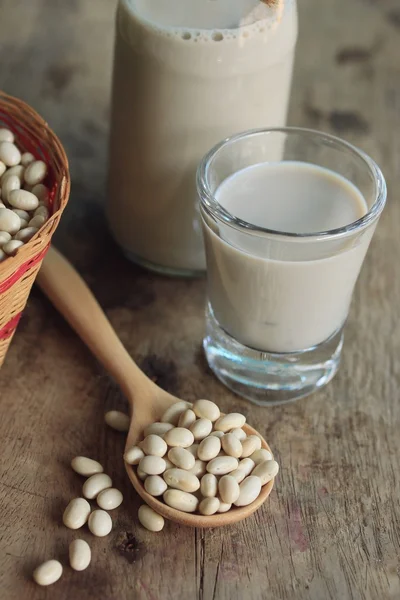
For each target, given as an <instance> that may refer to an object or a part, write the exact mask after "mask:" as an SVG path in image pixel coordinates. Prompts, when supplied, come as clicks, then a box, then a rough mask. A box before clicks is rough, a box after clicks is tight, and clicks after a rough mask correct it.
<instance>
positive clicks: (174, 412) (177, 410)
mask: <svg viewBox="0 0 400 600" xmlns="http://www.w3.org/2000/svg"><path fill="white" fill-rule="evenodd" d="M188 408H192V404H191V403H190V402H185V401H184V400H181V401H180V402H175V404H172V405H171V406H170V407H169V408H167V410H166V411H165V413H164V414H163V416H162V417H161V422H162V423H172V425H178V421H179V417H180V416H181V414H182V413H183V412H185V410H187V409H188Z"/></svg>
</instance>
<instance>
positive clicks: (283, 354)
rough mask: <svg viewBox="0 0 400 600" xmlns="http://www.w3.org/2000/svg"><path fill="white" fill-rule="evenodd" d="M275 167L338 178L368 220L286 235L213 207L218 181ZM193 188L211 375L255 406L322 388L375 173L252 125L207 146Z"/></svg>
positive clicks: (355, 153)
mask: <svg viewBox="0 0 400 600" xmlns="http://www.w3.org/2000/svg"><path fill="white" fill-rule="evenodd" d="M280 161H297V162H302V163H309V164H313V165H317V166H319V167H323V168H325V169H329V170H330V171H332V172H333V173H336V174H338V175H340V176H341V177H342V178H343V177H344V178H345V179H346V180H348V182H350V185H351V184H352V185H353V186H355V187H356V188H357V189H358V190H359V192H360V193H361V194H362V196H363V198H364V200H365V203H366V205H367V212H366V214H364V215H363V216H362V217H361V218H359V219H358V220H356V221H354V222H352V223H348V224H346V225H345V226H342V227H339V228H336V229H332V230H329V231H321V232H316V233H308V232H304V233H303V232H301V233H289V232H284V231H275V230H272V229H267V228H265V227H262V226H260V225H259V224H257V223H249V222H246V221H244V220H243V219H240V218H238V217H237V216H235V215H233V214H231V213H230V212H229V211H228V210H226V209H225V208H224V207H223V206H222V205H221V204H220V203H219V202H218V201H217V199H216V197H215V193H216V190H217V189H218V187H219V186H220V185H221V184H222V183H223V182H224V180H225V179H226V178H228V177H230V176H232V175H234V174H235V173H237V172H238V171H240V170H242V169H244V168H246V167H251V166H253V165H257V164H260V163H271V162H274V163H276V162H280ZM197 189H198V195H199V198H200V210H201V216H202V223H203V233H204V240H205V247H206V257H207V279H208V300H207V308H206V334H205V337H204V341H203V346H204V350H205V354H206V357H207V361H208V364H209V365H210V367H211V369H212V371H213V372H214V373H215V375H216V376H217V377H218V378H219V379H220V380H221V381H222V382H223V383H224V384H225V385H227V386H228V387H229V388H231V389H232V390H233V391H234V392H236V393H238V394H239V395H241V396H244V397H245V398H248V399H249V400H251V401H253V402H254V403H256V404H260V405H267V404H279V403H284V402H287V401H291V400H294V399H296V398H300V397H302V396H305V395H308V394H310V393H311V392H313V391H314V390H316V389H317V388H319V387H321V386H323V385H325V384H327V383H328V382H329V381H330V380H331V379H332V377H333V376H334V375H335V373H336V372H337V369H338V367H339V362H340V356H341V350H342V345H343V330H344V325H345V322H346V319H347V316H348V312H349V307H350V303H351V298H352V294H353V290H354V285H355V283H356V280H357V277H358V275H359V272H360V269H361V266H362V263H363V260H364V257H365V254H366V252H367V249H368V246H369V243H370V241H371V238H372V235H373V232H374V230H375V227H376V225H377V222H378V219H379V217H380V214H381V212H382V210H383V207H384V205H385V202H386V184H385V180H384V177H383V175H382V173H381V171H380V169H379V167H378V166H377V165H376V163H375V162H374V161H373V160H372V159H371V158H370V157H369V156H367V155H366V154H365V153H364V152H362V151H361V150H359V149H357V148H355V147H354V146H352V145H351V144H349V143H347V142H345V141H343V140H341V139H339V138H337V137H334V136H331V135H328V134H325V133H322V132H317V131H312V130H308V129H300V128H293V127H285V128H280V129H263V130H261V129H260V130H253V131H247V132H244V133H241V134H238V135H235V136H233V137H231V138H228V139H226V140H224V141H222V142H221V143H219V144H218V145H217V146H215V147H214V148H213V149H212V150H211V151H210V152H209V153H208V154H207V155H206V156H205V157H204V158H203V160H202V162H201V163H200V165H199V168H198V173H197Z"/></svg>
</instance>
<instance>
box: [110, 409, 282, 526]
mask: <svg viewBox="0 0 400 600" xmlns="http://www.w3.org/2000/svg"><path fill="white" fill-rule="evenodd" d="M113 412H114V413H115V411H113ZM110 414H111V413H108V417H107V419H108V423H109V425H111V426H112V423H110V420H111V421H112V420H115V422H117V421H118V423H119V425H120V430H122V429H121V428H122V427H123V426H125V427H128V422H129V419H128V417H126V415H122V417H125V419H128V421H125V420H124V419H122V417H118V418H117V416H116V415H115V414H114V416H113V418H112V419H111V417H110ZM245 422H246V418H245V416H244V415H242V414H240V413H230V414H226V415H223V416H221V413H220V410H219V408H218V406H217V405H216V404H215V403H214V402H211V401H210V400H197V401H196V402H195V403H194V404H191V403H189V402H184V401H181V402H177V403H176V404H174V405H172V406H171V407H170V408H169V409H168V410H167V411H166V412H165V414H164V415H163V416H162V418H161V421H160V422H156V423H152V424H151V425H149V426H148V427H146V429H145V431H144V439H143V441H141V442H140V443H139V444H138V445H137V446H134V447H132V448H129V449H128V450H127V451H126V452H125V455H124V459H125V461H126V462H127V463H128V464H130V465H136V467H137V475H138V477H139V478H140V479H141V480H142V481H143V485H144V488H145V490H146V491H147V493H148V494H150V495H151V496H155V497H158V498H159V499H162V500H163V501H164V502H165V504H167V505H168V506H170V507H172V508H175V509H177V510H180V511H183V512H186V513H194V512H198V513H200V514H201V515H207V516H209V515H214V514H216V513H224V512H227V511H228V510H230V509H231V508H232V507H242V506H247V505H249V504H251V503H252V502H254V501H255V500H256V498H257V497H258V496H259V494H260V492H261V488H262V487H263V486H264V485H265V484H266V483H268V482H269V481H271V480H272V479H273V478H274V477H275V476H276V475H277V473H278V470H279V465H278V463H277V462H276V461H275V460H274V459H273V456H272V454H271V452H269V451H268V450H266V449H264V448H262V447H261V439H260V438H259V436H258V435H247V434H246V433H245V431H244V430H243V429H242V427H243V425H244V424H245ZM138 516H139V520H140V522H141V523H142V525H143V526H144V527H146V528H147V529H149V530H150V531H160V530H161V529H162V528H163V526H164V519H163V517H162V516H161V515H159V514H157V513H156V512H155V511H154V510H153V509H152V508H150V507H149V506H146V505H144V506H141V507H140V509H139V515H138Z"/></svg>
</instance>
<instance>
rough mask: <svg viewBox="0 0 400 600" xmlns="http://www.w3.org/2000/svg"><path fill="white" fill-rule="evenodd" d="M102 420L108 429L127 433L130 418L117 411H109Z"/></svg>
mask: <svg viewBox="0 0 400 600" xmlns="http://www.w3.org/2000/svg"><path fill="white" fill-rule="evenodd" d="M104 420H105V422H106V423H107V425H108V426H109V427H111V428H112V429H115V430H116V431H122V432H126V431H129V426H130V418H129V416H128V415H126V414H125V413H123V412H121V411H119V410H109V411H108V412H106V414H105V415H104Z"/></svg>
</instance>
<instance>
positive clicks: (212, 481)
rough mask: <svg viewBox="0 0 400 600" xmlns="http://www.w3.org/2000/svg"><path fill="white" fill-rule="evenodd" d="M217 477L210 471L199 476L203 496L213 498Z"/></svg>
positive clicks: (215, 493)
mask: <svg viewBox="0 0 400 600" xmlns="http://www.w3.org/2000/svg"><path fill="white" fill-rule="evenodd" d="M217 491H218V479H217V478H216V477H215V475H213V474H212V473H206V474H205V475H203V477H202V478H201V482H200V492H201V495H202V496H204V498H213V497H214V496H216V495H217Z"/></svg>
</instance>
